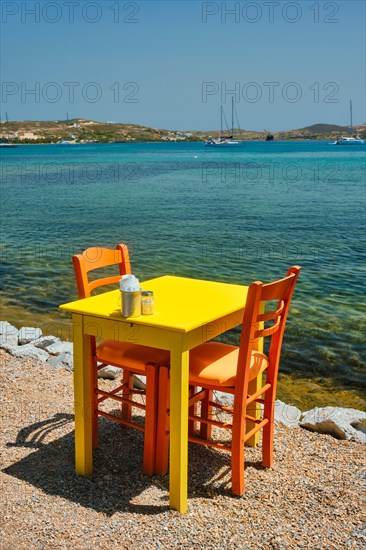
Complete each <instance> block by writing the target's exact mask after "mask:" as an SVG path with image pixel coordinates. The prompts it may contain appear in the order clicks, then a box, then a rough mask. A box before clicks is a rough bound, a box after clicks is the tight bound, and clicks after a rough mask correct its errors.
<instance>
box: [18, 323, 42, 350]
mask: <svg viewBox="0 0 366 550" xmlns="http://www.w3.org/2000/svg"><path fill="white" fill-rule="evenodd" d="M41 336H42V331H41V329H40V328H34V327H22V328H21V329H20V331H19V334H18V345H19V346H24V345H25V344H29V343H30V342H34V340H37V339H38V338H40V337H41Z"/></svg>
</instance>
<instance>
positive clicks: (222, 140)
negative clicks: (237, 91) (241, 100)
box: [205, 97, 242, 147]
mask: <svg viewBox="0 0 366 550" xmlns="http://www.w3.org/2000/svg"><path fill="white" fill-rule="evenodd" d="M234 112H235V115H236V118H238V116H237V114H236V111H235V107H234V98H233V97H232V98H231V134H229V135H228V136H225V135H224V134H223V120H225V124H226V127H227V128H228V124H227V120H226V117H225V113H224V109H223V107H222V105H221V109H220V114H221V130H220V137H219V138H218V139H215V138H210V139H208V140H207V141H206V142H205V146H206V147H240V146H241V145H242V142H241V141H237V140H235V139H234Z"/></svg>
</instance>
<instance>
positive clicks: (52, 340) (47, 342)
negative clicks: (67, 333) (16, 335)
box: [34, 336, 61, 351]
mask: <svg viewBox="0 0 366 550" xmlns="http://www.w3.org/2000/svg"><path fill="white" fill-rule="evenodd" d="M59 343H61V340H60V338H57V336H41V337H40V338H38V340H36V341H35V342H34V345H35V346H36V347H37V348H41V349H44V350H45V351H49V350H48V348H49V347H50V346H52V345H54V344H59Z"/></svg>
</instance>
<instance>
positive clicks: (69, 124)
mask: <svg viewBox="0 0 366 550" xmlns="http://www.w3.org/2000/svg"><path fill="white" fill-rule="evenodd" d="M353 133H356V134H360V137H361V138H363V139H366V124H360V125H358V126H355V127H354V129H353V131H352V132H350V129H349V128H348V127H347V126H337V125H334V124H313V125H312V126H307V127H305V128H300V129H296V130H288V131H280V132H273V131H271V130H268V129H266V130H263V131H262V132H258V131H252V130H242V129H239V128H234V136H235V139H236V140H238V141H265V140H266V137H267V136H268V135H269V134H271V135H273V136H274V141H309V140H319V141H320V140H333V141H334V140H336V139H337V137H338V136H340V135H352V134H353ZM222 134H223V135H227V131H226V130H224V131H223V132H222ZM220 135H221V132H220V131H219V130H205V131H200V130H189V131H188V130H187V131H183V130H166V129H162V128H150V127H147V126H140V125H137V124H122V123H104V122H98V121H94V120H86V119H80V118H75V119H72V120H56V121H21V122H1V123H0V139H2V140H5V141H8V142H9V143H13V144H16V145H18V144H28V143H30V144H37V143H39V144H40V143H50V144H57V143H59V142H62V141H68V142H70V141H71V142H74V143H145V142H151V143H162V142H163V143H164V142H167V143H169V142H179V143H184V142H204V141H206V140H208V139H210V138H217V137H219V136H220Z"/></svg>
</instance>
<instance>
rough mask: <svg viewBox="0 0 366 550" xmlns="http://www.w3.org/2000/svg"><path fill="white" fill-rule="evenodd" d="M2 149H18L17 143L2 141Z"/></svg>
mask: <svg viewBox="0 0 366 550" xmlns="http://www.w3.org/2000/svg"><path fill="white" fill-rule="evenodd" d="M0 147H16V144H15V143H9V142H8V141H6V140H5V141H0Z"/></svg>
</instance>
